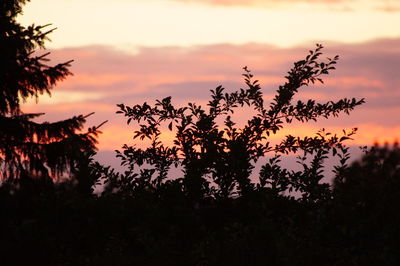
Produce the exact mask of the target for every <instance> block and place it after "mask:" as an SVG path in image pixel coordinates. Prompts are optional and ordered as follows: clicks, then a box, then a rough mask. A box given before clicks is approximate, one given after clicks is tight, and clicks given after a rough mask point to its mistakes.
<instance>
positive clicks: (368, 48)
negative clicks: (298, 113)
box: [25, 39, 400, 149]
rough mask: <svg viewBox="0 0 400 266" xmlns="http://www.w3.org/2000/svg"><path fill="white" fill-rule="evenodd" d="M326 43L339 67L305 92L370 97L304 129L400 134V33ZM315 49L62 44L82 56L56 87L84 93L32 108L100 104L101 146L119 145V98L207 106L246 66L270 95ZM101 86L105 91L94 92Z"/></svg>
mask: <svg viewBox="0 0 400 266" xmlns="http://www.w3.org/2000/svg"><path fill="white" fill-rule="evenodd" d="M326 46H327V49H326V52H325V54H324V55H326V56H334V55H335V54H340V56H341V59H340V60H339V63H338V65H337V68H338V69H337V71H334V72H332V73H331V74H330V75H329V76H327V77H326V82H325V85H317V86H311V87H305V88H302V89H301V90H300V94H299V97H298V98H299V99H309V98H313V99H316V100H318V101H321V102H324V101H328V100H337V99H340V98H342V97H348V98H350V97H357V98H366V101H367V103H366V104H365V105H363V106H362V107H360V108H358V109H357V110H356V111H354V112H353V113H352V114H351V115H350V116H346V115H343V116H340V117H339V118H336V119H329V120H325V119H322V120H321V121H319V122H318V123H314V124H313V123H311V124H310V126H309V127H305V126H302V127H301V128H303V129H307V130H308V128H310V130H308V131H307V130H306V131H307V132H310V133H314V132H315V131H316V130H315V129H317V128H321V127H327V128H328V127H332V128H334V129H341V128H351V127H353V126H357V125H360V131H359V135H360V143H368V142H369V143H373V141H375V140H380V141H382V140H383V139H384V138H385V137H387V138H389V140H391V139H393V138H394V137H395V136H396V135H399V134H400V132H399V129H398V125H399V119H398V114H399V113H400V76H399V75H398V66H399V65H400V39H392V40H389V39H387V40H378V41H373V42H368V43H360V44H334V43H333V44H327V45H326ZM312 48H313V45H310V46H307V47H306V46H304V47H296V48H287V49H283V48H277V47H274V46H270V45H264V44H246V45H229V44H220V45H208V46H198V47H189V48H180V47H158V48H157V47H156V48H141V49H140V50H139V51H138V52H137V53H135V54H129V53H126V52H121V51H117V50H114V49H112V48H108V47H98V46H97V47H96V46H94V47H80V48H69V49H62V50H55V51H53V53H52V57H53V59H54V62H62V61H67V60H69V59H75V62H74V63H73V67H72V69H71V70H72V71H73V72H74V74H75V75H74V76H72V77H69V78H68V79H67V80H66V81H65V82H63V83H61V84H60V85H59V86H58V87H57V88H55V90H54V91H53V95H54V98H55V99H56V98H57V97H58V96H57V92H62V94H61V95H67V94H68V93H71V94H73V93H75V94H74V95H82V97H83V98H82V99H81V100H79V99H77V100H76V102H74V101H69V102H62V101H61V102H60V103H57V104H51V103H49V102H48V101H46V103H41V101H40V98H39V104H38V105H35V104H28V105H26V106H25V111H26V112H46V113H47V114H46V116H45V117H43V118H42V119H43V120H49V121H55V120H58V119H65V118H68V117H70V116H72V115H78V114H87V113H90V112H93V111H94V112H96V113H95V115H93V116H92V117H90V119H89V121H88V126H92V125H96V124H100V123H101V122H103V121H104V120H109V122H108V123H107V124H106V125H104V127H103V128H102V130H103V132H104V134H103V136H101V137H100V145H99V147H100V148H101V149H115V148H119V147H120V146H121V145H122V144H123V143H126V142H131V137H132V135H133V134H132V131H133V128H132V127H126V125H125V124H126V123H125V119H124V118H123V117H121V116H120V115H116V114H115V112H116V111H117V107H116V106H115V105H116V104H118V103H125V104H126V105H134V104H138V103H143V102H144V101H147V102H149V103H153V102H154V100H155V99H160V98H163V97H166V96H172V97H173V102H174V103H176V104H178V105H183V104H186V103H187V102H189V101H190V102H201V103H202V105H205V104H206V102H207V101H208V99H209V95H210V93H209V90H210V89H214V88H215V87H217V86H218V85H223V86H224V87H226V88H227V90H234V89H239V88H240V87H243V86H244V84H243V81H242V77H241V74H242V67H243V66H245V65H247V66H249V68H250V69H251V70H253V73H254V74H255V76H256V77H257V78H258V79H259V80H260V82H261V85H262V88H263V91H264V93H265V100H266V101H267V102H268V101H269V100H271V99H272V97H273V95H274V92H275V90H276V89H277V88H278V86H279V85H280V84H282V83H283V82H284V76H285V75H286V73H287V71H288V70H289V68H290V67H291V66H292V64H293V62H294V61H296V60H300V59H302V58H303V57H304V56H305V55H306V54H307V52H308V50H309V49H312ZM85 93H86V94H87V97H86V96H85ZM96 93H97V94H98V95H97V96H98V97H93V96H96ZM238 119H239V120H240V119H241V120H243V121H245V120H246V117H245V112H240V111H238ZM311 129H312V130H311ZM303 131H304V130H303ZM303 131H301V132H303ZM364 131H365V132H364ZM298 132H300V131H298ZM363 132H364V133H363ZM356 139H357V137H356Z"/></svg>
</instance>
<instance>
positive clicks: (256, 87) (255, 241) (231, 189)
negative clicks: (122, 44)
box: [0, 0, 400, 265]
mask: <svg viewBox="0 0 400 266" xmlns="http://www.w3.org/2000/svg"><path fill="white" fill-rule="evenodd" d="M25 2H26V1H23V0H7V1H2V2H1V3H0V8H1V9H0V10H1V13H0V21H1V25H2V27H1V28H0V48H1V49H0V53H1V57H2V60H1V61H0V75H1V76H0V93H1V94H0V170H1V172H0V174H1V176H0V177H1V178H0V179H1V186H0V213H1V219H0V236H1V237H0V264H1V265H398V264H399V262H400V258H399V255H398V252H397V251H398V248H399V247H398V245H399V244H398V243H399V241H398V240H399V239H400V238H399V237H400V229H399V226H398V224H399V222H400V215H399V202H400V201H399V197H400V193H399V192H400V189H399V182H400V149H399V147H398V145H397V144H396V145H394V146H393V147H389V146H384V147H379V146H375V147H372V148H369V149H368V148H364V155H363V157H362V158H361V159H360V160H359V161H356V162H354V163H352V164H351V165H349V159H350V155H349V148H348V147H347V146H346V145H345V142H346V141H347V140H348V139H350V138H352V137H353V136H354V134H355V133H356V129H352V130H350V131H343V134H341V135H338V134H332V133H330V132H328V131H326V130H324V129H322V130H320V131H318V132H316V134H315V135H314V136H310V137H302V138H301V137H297V136H294V135H287V136H285V137H284V138H283V139H282V140H281V141H279V142H277V143H271V142H270V141H269V140H270V137H271V136H273V135H275V134H276V133H277V132H279V131H280V130H281V129H282V128H284V127H288V126H290V124H291V123H292V122H293V121H299V122H302V123H306V122H308V121H310V120H313V121H317V120H318V119H319V118H329V117H332V116H338V115H341V114H342V113H345V114H349V113H350V112H351V111H352V110H353V109H354V108H356V107H357V106H359V105H361V104H362V103H364V99H354V98H353V99H347V98H344V99H340V100H338V101H328V102H325V103H319V102H316V101H315V100H312V99H310V100H307V101H302V100H296V95H297V94H298V93H299V90H300V89H302V88H303V87H304V86H308V85H312V84H314V83H315V82H320V83H323V79H322V78H323V76H324V75H327V74H329V73H330V71H332V70H334V69H335V64H336V63H337V61H338V59H339V57H338V56H335V57H333V58H327V59H326V60H325V61H323V60H321V59H320V58H321V56H322V49H323V47H322V45H317V47H316V49H315V50H311V51H310V52H309V54H308V55H307V56H306V58H305V59H304V60H300V61H297V62H295V63H294V66H293V68H292V69H291V70H290V71H289V72H288V74H287V76H286V82H285V83H284V84H283V85H281V86H279V88H278V90H277V91H276V94H275V97H274V98H272V99H266V97H265V96H264V95H263V93H262V90H261V86H260V84H259V82H258V80H256V79H255V78H254V77H253V75H252V74H251V72H250V70H249V69H248V68H247V67H245V68H244V74H243V77H244V83H245V88H244V89H239V90H237V91H233V92H227V91H226V90H225V88H223V87H222V86H218V87H217V88H216V89H214V90H211V99H210V101H209V102H208V104H207V105H206V106H205V107H204V106H200V105H198V104H196V103H188V104H187V106H182V107H175V106H174V105H173V104H172V98H171V97H167V98H164V99H162V100H159V101H156V103H155V104H154V105H149V104H148V103H143V104H137V105H134V106H127V105H125V104H118V108H119V109H118V111H117V113H119V114H121V115H124V116H125V117H126V119H127V123H128V124H132V125H133V127H134V128H135V129H136V130H135V131H134V138H135V139H137V140H141V141H143V140H147V143H149V145H148V147H146V148H138V147H136V146H135V145H133V146H129V145H124V146H123V147H122V150H120V151H117V154H116V156H117V157H118V158H120V160H121V164H122V165H124V166H125V167H126V171H125V172H123V173H119V172H116V171H115V170H113V169H112V168H110V167H106V166H103V165H101V164H99V163H98V162H96V161H95V160H94V159H93V156H94V155H95V151H96V143H97V142H96V136H97V134H98V133H99V128H100V126H101V125H98V126H95V127H91V128H89V129H88V130H86V131H84V124H85V122H86V118H87V116H88V115H77V116H75V117H73V118H69V119H65V120H62V121H59V122H55V123H47V122H46V123H37V122H35V118H36V117H38V116H40V115H43V114H26V113H24V112H22V110H21V103H22V102H23V101H24V100H25V99H27V98H29V97H39V96H40V95H42V94H44V93H50V91H51V89H52V88H53V87H54V86H55V85H56V84H57V83H58V82H59V81H61V80H63V79H64V78H65V77H66V76H68V75H69V74H70V72H69V70H68V68H69V66H70V64H71V62H72V61H67V62H65V63H61V64H57V65H54V66H50V65H48V60H47V55H48V54H47V53H45V52H44V53H43V54H40V50H39V51H37V49H38V48H44V42H45V41H46V39H47V35H48V34H49V33H50V32H51V31H52V30H45V29H46V26H34V25H32V26H28V27H24V26H21V25H20V24H19V23H18V22H17V21H16V17H17V15H19V14H20V13H21V12H22V9H21V8H22V5H23V4H24V3H25ZM243 108H246V110H251V112H249V113H251V114H252V115H251V116H250V117H249V118H248V120H247V122H245V123H242V124H240V123H237V122H235V114H237V113H238V112H240V110H241V109H243ZM238 110H239V111H238ZM89 115H91V114H89ZM165 130H169V131H173V132H174V133H175V139H174V142H173V144H172V145H171V146H168V145H165V144H164V143H162V141H161V140H160V136H161V134H162V132H164V131H165ZM143 143H144V142H143ZM289 154H296V155H298V157H297V159H298V163H299V165H300V166H301V167H300V168H301V170H298V171H294V170H290V169H285V168H283V167H282V166H281V164H280V160H281V156H285V155H289ZM267 155H268V157H267V158H266V156H267ZM269 155H271V156H269ZM332 157H336V158H338V165H336V166H335V167H334V173H335V177H334V180H333V182H332V184H328V183H324V182H323V178H324V177H325V173H324V161H326V160H328V159H331V158H332ZM260 162H262V163H263V165H262V167H261V170H260V171H259V173H254V168H255V164H256V163H260ZM175 167H178V168H179V169H182V174H181V175H180V176H172V174H171V169H172V168H175ZM254 177H256V178H257V180H256V181H254ZM96 187H97V188H99V187H101V189H100V192H99V193H97V194H95V193H93V191H94V188H96Z"/></svg>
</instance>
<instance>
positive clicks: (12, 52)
mask: <svg viewBox="0 0 400 266" xmlns="http://www.w3.org/2000/svg"><path fill="white" fill-rule="evenodd" d="M26 2H27V1H23V0H5V1H1V3H0V25H2V26H1V28H0V56H1V61H0V125H1V126H0V180H2V182H19V181H18V180H21V179H24V178H29V179H32V178H35V179H37V178H51V179H54V180H58V179H62V178H64V177H69V178H71V176H72V175H74V172H76V171H77V169H78V166H79V165H80V162H81V161H82V160H83V159H84V158H88V157H89V156H90V154H92V153H93V152H94V150H95V144H96V135H97V134H98V130H97V129H98V127H92V128H89V130H88V131H87V132H86V133H81V132H80V131H81V130H82V129H83V126H84V123H85V122H86V118H87V117H88V116H89V115H90V114H89V115H79V116H75V117H72V118H69V119H66V120H63V121H58V122H54V123H48V122H45V123H37V122H34V119H35V118H37V117H39V116H42V115H43V113H34V114H27V113H23V112H22V110H21V103H22V102H25V101H26V100H27V99H28V98H31V97H34V98H36V100H38V98H39V96H40V95H43V94H48V95H50V91H51V89H52V88H53V87H54V86H55V85H56V84H57V83H58V82H59V81H61V80H63V79H65V78H66V76H68V75H70V74H71V72H70V71H69V67H70V63H71V62H72V61H67V62H64V63H60V64H57V65H54V66H50V65H48V61H49V59H48V55H49V53H43V54H40V52H38V51H36V50H37V49H44V45H45V41H46V40H48V34H50V33H51V32H52V31H53V30H54V29H50V30H47V28H48V26H49V25H45V26H36V25H34V24H32V25H30V26H28V27H24V26H22V25H20V24H19V23H18V22H17V21H16V17H17V16H18V15H20V14H21V13H22V6H23V5H24V4H25V3H26ZM77 176H79V175H77ZM77 181H80V180H77ZM86 187H87V186H86ZM87 189H88V188H86V190H87ZM89 189H90V187H89Z"/></svg>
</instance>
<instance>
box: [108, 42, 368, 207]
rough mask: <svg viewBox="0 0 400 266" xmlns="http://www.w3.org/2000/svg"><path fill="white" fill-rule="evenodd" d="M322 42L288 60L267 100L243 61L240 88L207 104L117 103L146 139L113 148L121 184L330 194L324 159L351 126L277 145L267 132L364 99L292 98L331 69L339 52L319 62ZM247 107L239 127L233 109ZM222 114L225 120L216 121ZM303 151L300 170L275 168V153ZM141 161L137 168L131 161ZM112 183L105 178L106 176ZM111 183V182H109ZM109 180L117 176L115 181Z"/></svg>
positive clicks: (207, 193)
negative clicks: (257, 168) (123, 170)
mask: <svg viewBox="0 0 400 266" xmlns="http://www.w3.org/2000/svg"><path fill="white" fill-rule="evenodd" d="M322 49H323V47H322V45H320V44H317V47H316V49H315V50H310V53H309V55H308V56H307V57H306V58H305V59H304V60H300V61H298V62H296V63H294V66H293V68H292V69H291V70H290V71H289V72H288V75H287V76H286V80H287V81H286V83H285V84H284V85H282V86H279V88H278V90H277V92H276V95H275V97H274V98H273V99H272V100H271V102H270V103H269V105H267V104H266V103H265V99H264V97H263V94H262V92H261V87H260V84H259V82H258V80H254V77H253V75H252V74H251V72H250V70H249V69H248V68H247V67H244V71H245V73H244V74H243V76H244V80H245V85H246V89H240V90H238V91H234V92H230V93H228V92H225V89H224V88H223V87H222V86H218V87H217V88H216V89H215V90H211V98H212V99H211V100H210V101H209V102H208V104H207V108H206V109H205V108H203V107H202V106H200V105H197V104H195V103H189V104H188V105H187V106H185V107H180V108H176V107H174V106H173V105H172V103H171V97H167V98H164V99H162V100H157V102H156V104H155V105H154V106H150V105H149V104H147V103H146V102H145V103H144V104H142V105H135V106H133V107H129V106H126V105H124V104H119V105H118V107H119V109H120V110H119V111H118V112H117V113H121V114H123V115H124V116H125V117H127V123H128V124H130V123H132V122H137V123H139V129H138V130H136V131H135V135H134V138H135V139H136V138H139V139H141V140H144V139H149V140H150V141H151V144H150V147H148V148H147V149H142V148H136V147H134V146H128V145H124V147H123V151H117V153H118V154H117V157H120V158H121V160H122V164H123V165H126V166H128V167H129V171H128V174H127V175H126V176H124V177H120V178H124V179H125V180H124V181H121V182H125V183H129V184H131V185H133V184H134V185H133V186H135V185H137V186H146V187H148V188H149V189H157V188H159V187H160V186H162V185H165V184H168V183H170V182H178V183H181V184H182V190H183V191H184V192H185V194H186V195H187V196H188V197H189V198H191V199H192V200H195V201H198V200H201V199H203V198H207V197H213V198H228V197H231V196H244V195H247V194H248V193H251V192H253V191H254V190H264V189H267V190H271V191H272V192H273V193H282V192H284V191H297V192H300V193H301V194H302V198H303V199H304V200H310V201H316V200H321V199H324V198H329V197H330V195H329V194H330V190H329V187H328V185H327V184H321V183H320V181H321V179H322V178H323V171H322V170H321V168H322V162H323V160H324V159H326V158H327V155H328V153H330V152H331V151H332V153H333V155H337V154H338V151H342V150H343V149H345V147H344V145H343V141H345V140H347V139H349V138H350V137H351V136H352V135H353V134H354V133H355V131H356V129H353V130H351V131H350V132H345V131H344V134H343V136H337V135H336V134H334V135H332V134H331V133H328V132H325V130H324V129H322V130H321V131H319V132H318V133H317V134H316V136H314V137H304V138H300V137H296V136H292V135H287V136H286V137H285V138H284V139H283V140H281V142H279V143H277V144H271V143H270V140H269V139H270V137H271V136H272V135H275V134H277V133H278V132H279V131H280V130H281V129H282V128H283V127H286V126H288V125H289V124H290V123H292V121H294V120H297V121H300V122H307V121H309V120H313V121H317V119H318V118H320V117H324V118H328V117H331V116H338V115H339V113H341V112H344V113H346V114H349V112H350V111H351V110H353V109H354V108H355V107H356V106H358V105H360V104H362V103H363V102H364V99H361V100H356V99H354V98H353V99H347V98H344V99H341V100H339V101H329V102H326V103H317V102H316V101H315V100H311V99H310V100H308V101H301V100H298V101H297V102H294V96H295V95H296V94H297V93H298V92H299V89H300V88H301V87H303V86H308V85H309V84H313V83H315V82H321V83H323V81H322V76H323V75H326V74H328V73H329V71H331V70H333V69H335V67H334V65H335V64H336V62H337V60H338V58H339V57H338V56H335V57H334V58H333V59H331V58H328V59H327V61H326V62H321V61H319V57H320V56H321V54H322V52H321V51H322ZM244 107H248V108H251V109H252V111H253V112H254V113H255V115H254V116H253V117H251V118H249V120H248V121H247V123H246V124H244V125H243V127H241V128H240V127H239V126H237V124H236V123H235V122H234V121H233V118H232V115H233V114H234V112H235V111H236V110H237V109H240V108H244ZM221 120H223V125H219V124H218V121H221ZM163 126H164V127H165V126H167V127H168V129H169V130H171V131H173V130H174V129H175V133H176V135H175V139H174V144H173V146H167V145H165V144H163V143H162V142H161V141H160V136H161V131H162V130H163V129H162V128H163ZM300 151H301V152H303V153H304V156H302V157H299V159H300V163H301V164H302V166H303V168H304V170H303V171H299V172H294V171H288V170H285V169H281V168H280V167H279V165H278V163H279V157H280V155H281V154H289V153H299V152H300ZM269 153H275V154H276V156H275V157H274V158H272V159H270V160H269V161H268V162H267V163H266V164H265V165H264V166H263V167H262V170H261V172H260V175H259V183H258V184H254V183H252V182H251V180H250V177H251V173H252V170H253V169H254V163H256V162H257V161H258V160H260V159H261V158H262V157H264V156H265V155H266V154H269ZM308 155H311V156H313V158H312V162H311V165H308V164H307V163H306V159H307V156H308ZM138 166H139V167H140V166H144V167H143V168H142V169H141V170H139V171H138V172H136V173H135V174H132V173H134V171H135V170H136V168H137V167H138ZM172 166H180V167H182V168H183V171H184V176H183V177H182V178H178V179H175V180H173V181H171V180H168V179H167V177H168V171H169V170H170V168H171V167H172ZM110 182H111V181H110ZM111 183H112V182H111ZM114 184H115V181H114Z"/></svg>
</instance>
